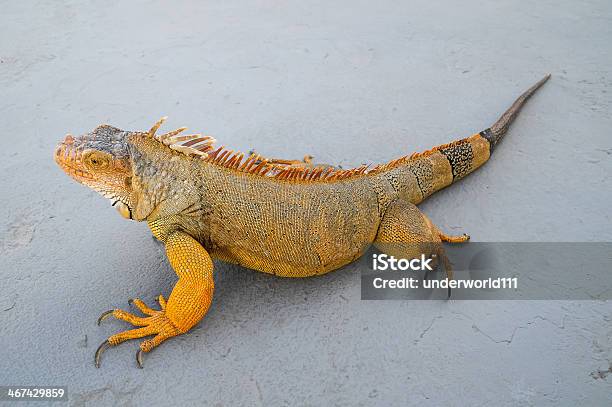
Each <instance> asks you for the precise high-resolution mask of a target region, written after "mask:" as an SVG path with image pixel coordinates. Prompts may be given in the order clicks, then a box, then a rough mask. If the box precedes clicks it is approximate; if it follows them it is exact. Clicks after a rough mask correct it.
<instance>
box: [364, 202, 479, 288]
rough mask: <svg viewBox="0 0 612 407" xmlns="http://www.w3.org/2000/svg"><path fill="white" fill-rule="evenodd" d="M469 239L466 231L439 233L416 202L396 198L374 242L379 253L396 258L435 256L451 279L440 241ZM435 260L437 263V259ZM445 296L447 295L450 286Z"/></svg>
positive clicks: (451, 274)
mask: <svg viewBox="0 0 612 407" xmlns="http://www.w3.org/2000/svg"><path fill="white" fill-rule="evenodd" d="M469 238H470V237H469V236H468V235H466V234H464V235H462V236H449V235H446V234H444V233H442V232H441V231H440V229H438V228H437V227H436V226H435V225H434V224H433V223H432V222H431V221H430V220H429V218H428V217H427V216H425V215H424V214H423V213H422V212H421V211H420V210H419V209H418V208H417V207H416V205H414V204H412V203H410V202H407V201H404V200H397V201H394V202H392V203H391V204H390V205H389V207H388V208H387V210H386V211H385V214H384V216H383V219H382V221H381V223H380V226H379V228H378V233H377V235H376V239H375V241H374V245H375V246H376V247H377V248H378V249H379V250H381V251H382V252H384V253H386V254H388V255H391V256H394V257H396V258H398V259H399V258H403V259H414V258H419V257H420V256H421V254H424V255H425V256H426V257H432V255H436V256H437V258H438V259H439V261H441V263H442V266H444V268H445V270H446V275H447V278H448V279H449V280H450V279H452V278H453V272H452V269H451V265H450V262H449V261H448V258H447V257H446V254H445V253H444V247H443V246H442V242H450V243H462V242H465V241H467V240H468V239H469ZM434 260H435V259H434ZM434 263H436V264H437V263H438V261H434ZM448 296H449V297H450V288H449V290H448Z"/></svg>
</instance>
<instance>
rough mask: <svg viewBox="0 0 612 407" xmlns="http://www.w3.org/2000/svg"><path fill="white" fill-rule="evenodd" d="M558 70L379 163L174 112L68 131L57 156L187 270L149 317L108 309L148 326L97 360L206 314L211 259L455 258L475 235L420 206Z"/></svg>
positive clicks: (179, 329) (282, 264) (482, 154)
mask: <svg viewBox="0 0 612 407" xmlns="http://www.w3.org/2000/svg"><path fill="white" fill-rule="evenodd" d="M549 76H550V75H547V76H545V77H544V78H543V79H542V80H540V81H539V82H538V83H536V84H535V85H533V86H532V87H531V88H529V89H528V90H527V91H526V92H525V93H523V94H522V95H521V96H520V97H519V98H518V99H517V100H516V101H515V102H514V104H513V105H512V106H511V107H510V108H509V109H508V110H507V111H506V112H505V113H504V114H503V115H502V116H501V117H500V119H499V120H498V121H497V122H496V123H495V124H494V125H493V126H491V127H490V128H488V129H486V130H484V131H482V132H480V133H477V134H474V135H472V136H470V137H468V138H465V139H461V140H458V141H454V142H452V143H450V144H445V145H441V146H438V147H434V148H433V149H431V150H429V151H426V152H423V153H414V154H412V155H407V156H403V157H400V158H398V159H396V160H393V161H391V162H388V163H386V164H382V165H377V166H374V167H369V166H361V167H358V168H353V169H348V170H343V169H336V168H334V167H331V166H328V165H321V166H317V165H316V164H310V163H308V162H305V163H299V162H296V161H291V160H280V159H275V160H270V159H266V158H264V157H261V156H259V155H257V154H251V155H250V156H248V157H246V156H245V155H244V154H242V153H240V152H234V151H232V150H228V149H226V148H224V147H218V148H217V147H216V146H215V145H214V143H215V140H214V139H213V138H212V137H210V136H202V135H199V134H193V135H183V131H184V130H185V128H180V129H177V130H174V131H171V132H169V133H165V134H157V131H158V129H159V127H160V125H161V124H162V122H163V120H164V119H162V120H160V121H158V122H157V123H156V124H155V125H154V126H153V128H151V130H149V131H146V132H141V131H125V130H120V129H118V128H116V127H112V126H109V125H106V124H104V125H101V126H98V127H96V128H95V129H94V130H93V131H92V132H91V133H87V134H85V135H83V136H80V137H73V136H71V135H67V136H66V138H65V139H64V141H63V142H61V143H60V144H59V145H58V146H57V148H56V150H55V161H56V162H57V164H58V165H59V166H60V167H61V168H62V169H63V170H64V171H65V172H66V173H67V174H68V175H70V176H71V177H72V178H74V179H75V180H77V181H78V182H80V183H82V184H85V185H87V186H88V187H90V188H92V189H94V190H96V191H98V192H99V193H100V194H102V195H103V196H105V197H106V198H109V199H110V200H111V202H112V205H113V206H115V207H117V209H118V210H119V212H120V213H121V215H123V216H124V217H126V218H128V219H134V220H138V221H146V222H147V223H148V225H149V227H150V228H151V230H152V232H153V235H154V236H155V237H156V238H158V239H159V240H161V241H162V242H163V243H164V244H165V247H166V254H167V256H168V259H169V261H170V264H171V266H172V268H173V269H174V271H175V272H176V274H177V275H178V282H177V283H176V285H175V287H174V289H173V290H172V293H171V294H170V297H169V298H168V300H167V301H166V300H165V299H164V298H163V297H162V296H159V303H160V306H161V309H160V310H154V309H151V308H149V307H147V306H146V305H145V304H144V303H143V302H142V301H140V300H139V299H134V300H132V302H133V304H134V305H135V306H136V307H137V308H138V309H139V310H140V311H142V313H143V314H145V315H146V316H145V317H139V316H136V315H133V314H131V313H128V312H125V311H122V310H119V309H116V310H112V311H108V312H106V313H104V314H103V315H102V316H101V317H100V320H102V319H104V318H105V317H107V316H110V315H112V316H114V317H115V318H118V319H121V320H124V321H127V322H129V323H131V324H132V325H134V326H137V327H139V328H137V329H133V330H129V331H125V332H121V333H119V334H116V335H112V336H111V337H109V338H108V340H107V341H105V342H104V343H103V344H102V345H101V346H100V348H98V351H97V352H96V358H95V359H96V366H99V361H100V360H99V358H100V355H101V353H102V351H104V349H106V348H107V347H109V346H114V345H117V344H119V343H121V342H123V341H126V340H128V339H134V338H142V337H145V336H153V337H152V339H148V340H145V341H143V342H142V343H141V344H140V350H139V351H138V354H137V360H138V364H139V366H141V367H142V359H141V358H142V352H148V351H150V350H151V349H153V348H154V347H155V346H157V345H159V344H160V343H161V342H163V341H164V340H166V339H168V338H170V337H173V336H176V335H179V334H182V333H185V332H187V331H188V330H189V329H191V328H192V327H193V326H194V325H195V324H197V323H198V322H199V321H200V320H201V319H202V317H204V315H205V314H206V312H207V310H208V308H209V306H210V303H211V301H212V296H213V290H214V282H213V262H212V260H211V257H214V258H218V259H221V260H224V261H227V262H231V263H234V264H239V265H241V266H244V267H248V268H252V269H255V270H258V271H263V272H265V273H270V274H275V275H278V276H283V277H307V276H313V275H318V274H324V273H327V272H329V271H332V270H335V269H337V268H339V267H342V266H344V265H346V264H348V263H350V262H352V261H354V260H356V259H357V258H359V257H360V256H361V255H362V254H363V253H364V252H365V251H366V250H367V248H368V247H369V246H370V245H371V244H374V245H375V246H376V247H377V248H379V249H380V250H382V251H383V252H386V253H387V254H390V255H393V256H395V257H398V258H408V259H410V258H413V257H418V256H420V254H421V253H425V254H426V255H430V254H434V253H435V254H438V255H439V257H440V258H441V259H443V260H444V259H445V256H444V253H443V251H442V246H441V244H440V243H441V242H463V241H465V240H467V239H468V236H467V235H463V236H458V237H453V236H447V235H445V234H444V233H442V232H441V231H440V230H439V229H438V228H437V227H436V226H435V225H434V224H433V223H432V222H431V221H430V220H429V219H428V218H427V217H426V216H425V215H424V214H422V213H421V212H420V211H419V210H418V209H417V207H416V204H418V203H419V202H421V201H423V200H424V199H425V198H427V197H428V196H430V195H431V194H433V193H434V192H436V191H439V190H440V189H442V188H444V187H446V186H448V185H450V184H452V183H453V182H455V181H457V180H459V179H461V178H463V177H465V176H466V175H467V174H469V173H470V172H472V171H474V170H475V169H476V168H478V167H480V166H481V165H482V164H484V163H485V162H486V161H487V160H488V159H489V156H490V154H491V152H492V151H493V149H494V147H495V146H496V144H497V143H498V142H499V141H500V140H501V138H502V137H503V136H504V134H505V133H506V131H507V129H508V126H509V125H510V123H511V122H512V121H513V119H514V118H515V116H516V115H517V113H518V112H519V110H520V109H521V107H522V106H523V105H524V103H525V102H526V100H527V99H528V98H529V97H530V96H531V95H532V94H533V93H534V92H535V91H536V90H537V89H538V88H539V87H540V86H541V85H542V84H543V83H544V82H545V81H546V80H547V79H548V78H549ZM305 161H308V160H307V159H306V160H305ZM447 270H448V271H449V276H448V277H449V278H451V274H450V270H449V269H447Z"/></svg>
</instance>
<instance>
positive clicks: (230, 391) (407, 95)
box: [0, 0, 612, 406]
mask: <svg viewBox="0 0 612 407" xmlns="http://www.w3.org/2000/svg"><path fill="white" fill-rule="evenodd" d="M56 3H57V2H51V1H38V2H33V1H23V2H3V4H2V14H1V16H0V89H1V98H0V124H1V128H2V138H1V140H2V141H1V142H2V145H3V148H2V149H1V151H0V168H1V171H2V174H3V176H2V178H1V179H0V191H1V194H2V208H3V210H2V212H1V213H0V231H1V233H2V234H1V237H0V250H1V256H2V262H1V265H0V267H1V270H0V279H1V284H0V338H1V346H0V364H1V370H0V384H5V385H9V384H12V385H20V384H21V385H25V384H32V385H67V386H69V391H70V405H74V406H81V405H155V404H160V405H168V404H170V403H176V402H182V403H183V404H184V405H200V404H206V405H219V406H220V405H266V406H268V405H331V404H333V405H356V404H358V405H381V406H386V405H394V404H395V405H408V404H418V405H431V406H434V405H451V406H452V405H490V404H495V405H577V404H581V405H609V404H610V403H612V398H611V397H612V396H611V395H612V374H611V373H610V371H611V370H612V369H611V368H610V364H611V363H612V324H611V322H612V304H611V303H610V302H596V301H584V302H569V301H557V302H554V301H551V302H544V301H525V302H518V301H517V302H513V301H497V302H496V301H472V302H470V301H464V302H462V301H451V302H438V301H410V302H408V301H405V302H403V301H384V302H375V301H371V302H367V301H361V300H360V297H359V275H358V274H357V273H355V270H354V269H353V268H351V267H348V268H346V269H344V270H341V271H339V272H336V273H332V274H329V275H327V276H324V277H321V278H314V279H309V280H282V279H277V278H273V277H270V276H267V275H262V274H259V273H254V272H252V271H249V270H245V269H241V268H237V267H230V266H228V265H225V264H218V267H217V276H216V278H217V287H218V289H217V291H216V295H215V301H214V304H213V306H212V308H211V311H210V313H209V314H208V316H207V317H206V318H205V320H204V321H203V322H202V323H200V324H199V325H198V326H197V328H196V329H194V330H193V331H192V332H191V333H189V334H188V335H184V336H182V337H179V338H176V339H173V340H171V341H168V342H167V343H166V344H164V345H163V346H161V347H160V348H159V349H156V350H155V352H153V353H152V354H150V355H147V357H146V360H145V369H144V370H139V369H137V368H136V366H135V360H134V354H135V351H136V349H137V343H136V342H131V343H127V344H124V345H122V346H120V347H119V348H117V349H112V350H110V351H108V352H107V354H106V355H105V358H104V360H103V365H102V368H101V369H95V368H94V366H93V353H94V351H95V349H96V347H97V345H98V344H99V343H100V342H102V341H103V340H104V339H105V338H106V337H107V336H108V335H110V334H112V333H114V332H117V331H119V330H121V329H124V328H126V325H125V324H123V323H121V322H116V321H113V322H111V321H109V322H107V323H105V324H104V325H103V326H102V327H97V326H96V325H95V320H96V318H97V316H98V315H99V314H100V312H102V311H104V310H106V309H109V308H112V307H127V300H128V298H130V297H133V296H140V297H141V298H143V299H145V300H147V301H149V302H151V301H152V300H153V298H154V297H155V296H156V295H157V294H159V293H160V292H161V293H163V294H166V295H167V294H168V293H169V292H170V290H171V287H172V285H173V283H174V281H175V277H174V274H173V273H172V272H171V271H170V270H169V268H168V264H167V262H166V260H165V258H164V254H163V248H162V247H161V246H160V245H158V244H156V243H155V242H154V241H153V239H152V238H151V237H150V233H149V232H148V231H147V229H146V226H145V225H144V224H137V223H131V222H127V221H125V220H124V219H122V218H120V217H119V216H118V215H117V213H116V212H115V211H114V210H113V209H112V208H111V207H110V205H109V203H108V202H107V201H106V200H105V199H103V198H101V197H99V196H98V195H97V194H95V193H94V192H91V191H89V190H87V189H86V188H84V187H82V186H79V185H77V184H75V183H74V182H72V181H71V180H70V179H68V178H67V177H66V176H65V175H64V174H63V173H61V171H60V170H59V169H58V168H56V166H55V164H54V163H53V161H52V157H51V153H52V150H53V146H54V145H55V143H56V142H57V141H58V140H59V139H60V138H61V137H62V136H63V135H64V134H65V133H66V132H68V131H70V132H73V133H82V132H85V131H88V130H91V129H92V128H93V127H95V126H96V125H97V124H100V123H102V122H109V123H111V124H114V125H117V126H119V127H123V128H131V129H146V128H148V127H149V126H150V125H151V124H152V123H153V122H154V121H155V120H157V119H158V118H159V117H160V116H162V115H169V116H170V120H169V123H168V128H169V127H178V126H179V125H187V126H190V127H191V128H192V129H194V130H203V131H205V132H208V133H210V134H213V135H215V136H216V137H217V138H218V139H220V140H221V141H223V142H224V143H226V144H229V145H231V146H232V147H233V148H239V149H242V150H248V149H250V148H252V147H256V148H257V149H258V151H260V152H261V153H263V154H266V155H270V156H284V157H297V158H300V157H302V156H303V155H304V154H306V153H309V154H312V155H313V156H315V157H316V158H317V159H318V160H319V161H322V162H327V163H339V164H342V165H344V166H349V165H356V164H360V163H361V162H363V161H368V162H380V161H385V160H388V159H391V158H394V157H397V156H398V154H400V153H407V152H411V151H415V150H423V149H425V148H428V147H431V146H433V145H436V144H440V143H444V142H447V141H449V140H451V139H453V138H457V137H460V136H466V135H469V134H471V133H472V132H474V131H479V130H481V129H483V128H484V127H486V126H487V125H489V124H491V123H492V122H493V121H494V120H495V119H496V118H497V116H498V115H499V114H500V113H501V112H502V111H503V110H504V109H505V108H506V107H507V106H508V105H509V103H510V102H511V101H512V100H513V99H514V98H515V97H516V96H517V95H518V94H519V93H520V92H521V91H522V90H524V89H525V88H526V87H528V86H529V85H531V84H532V83H533V82H534V81H535V80H537V79H539V78H540V77H541V76H542V75H543V74H544V73H546V72H552V73H553V78H552V80H551V81H550V82H549V83H548V84H547V85H546V87H545V88H544V89H543V90H542V91H541V92H540V93H539V94H538V95H537V96H536V97H535V98H534V99H533V100H532V101H531V103H530V104H529V106H528V107H527V109H526V110H525V111H524V112H523V114H522V115H521V117H520V118H519V120H518V121H517V123H516V125H515V126H514V127H513V128H512V130H511V132H510V134H509V136H508V138H507V139H505V140H504V142H503V143H502V144H501V145H500V146H499V148H498V149H497V151H496V155H495V157H494V160H492V161H491V162H490V163H489V164H487V165H486V166H485V167H484V168H483V169H482V170H481V171H479V172H478V173H476V174H474V175H472V176H471V177H470V178H468V179H466V180H464V181H463V182H461V183H460V184H458V185H456V186H454V187H452V188H450V189H447V190H445V191H443V192H441V193H439V194H438V195H436V196H434V197H433V198H432V199H430V200H429V201H427V202H426V203H425V204H424V205H422V209H423V210H424V211H425V212H426V213H427V214H429V215H430V217H431V218H432V219H433V221H434V222H435V223H437V224H439V225H440V226H441V227H443V228H444V229H445V230H446V231H449V232H463V231H466V232H469V233H470V234H471V235H472V237H473V239H474V240H477V241H610V239H612V227H611V226H612V221H611V218H610V201H611V198H612V192H611V191H612V178H611V177H610V174H611V173H612V163H611V158H612V136H611V134H610V129H611V128H612V119H611V117H610V109H611V107H612V75H611V71H612V53H611V52H610V43H611V42H612V6H611V5H610V3H609V2H607V1H603V0H602V1H588V2H574V1H561V2H559V1H542V2H527V1H523V2H516V1H497V2H490V3H486V2H485V3H483V2H479V1H471V0H468V1H463V2H454V1H442V2H429V1H412V2H396V3H401V4H394V2H388V1H377V2H375V3H371V2H354V1H346V2H332V3H333V5H330V4H329V2H306V3H304V2H290V3H289V2H277V1H259V2H252V3H248V4H245V3H244V2H173V5H172V6H170V3H165V4H162V2H156V1H146V2H119V1H111V2H104V3H86V4H79V3H78V2H64V3H63V4H56ZM534 272H537V270H534Z"/></svg>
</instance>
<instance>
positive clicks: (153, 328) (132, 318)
mask: <svg viewBox="0 0 612 407" xmlns="http://www.w3.org/2000/svg"><path fill="white" fill-rule="evenodd" d="M158 301H159V305H160V307H161V310H154V309H152V308H149V307H148V306H147V305H146V304H145V303H144V302H142V301H141V300H140V299H138V298H135V299H133V300H129V303H130V304H131V305H134V306H136V308H138V309H139V310H140V311H141V312H142V313H143V314H145V315H147V317H139V316H136V315H134V314H131V313H129V312H126V311H123V310H121V309H114V310H110V311H106V312H104V313H102V315H100V318H98V325H100V323H101V322H102V321H104V320H105V319H107V318H109V317H111V316H113V317H115V318H117V319H120V320H122V321H126V322H128V323H130V324H132V325H134V326H138V327H141V328H137V329H131V330H129V331H123V332H120V333H118V334H115V335H112V336H110V337H109V338H108V339H107V340H106V341H104V342H102V344H101V345H100V347H99V348H98V350H97V351H96V355H95V364H96V367H100V358H101V356H102V353H103V352H104V351H105V350H106V349H108V348H109V347H111V346H116V345H119V344H120V343H122V342H125V341H127V340H129V339H136V338H142V337H144V336H150V335H155V336H154V337H153V338H152V339H147V340H145V341H142V342H141V343H140V349H139V350H138V352H137V353H136V362H137V363H138V367H139V368H141V369H142V367H143V366H142V354H143V352H149V351H151V349H153V348H154V347H156V346H157V345H159V344H160V343H162V342H163V341H165V340H166V339H168V338H171V337H173V336H176V335H180V334H181V333H183V332H181V330H180V329H179V328H177V327H176V326H175V325H174V324H173V323H172V321H170V319H169V318H168V317H167V316H166V300H165V299H164V297H163V296H161V295H160V296H159V299H158Z"/></svg>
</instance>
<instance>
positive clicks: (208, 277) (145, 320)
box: [95, 232, 214, 368]
mask: <svg viewBox="0 0 612 407" xmlns="http://www.w3.org/2000/svg"><path fill="white" fill-rule="evenodd" d="M165 245H166V255H167V256H168V260H169V261H170V264H171V266H172V268H173V269H174V271H175V272H176V274H177V275H178V277H179V280H178V282H177V283H176V285H175V286H174V289H173V290H172V293H171V294H170V297H169V298H168V301H167V302H166V300H165V299H164V297H163V296H161V295H160V296H159V304H160V307H161V310H154V309H152V308H149V307H148V306H147V305H146V304H145V303H144V302H142V301H141V300H139V299H134V300H131V302H132V303H133V304H134V305H135V306H136V307H137V308H138V309H139V310H140V311H141V312H142V313H143V314H145V315H147V317H139V316H136V315H134V314H131V313H129V312H126V311H123V310H120V309H115V310H111V311H107V312H105V313H103V314H102V315H101V316H100V318H99V319H98V323H100V322H101V321H102V320H104V319H106V318H107V317H110V316H113V317H115V318H117V319H120V320H122V321H126V322H128V323H130V324H132V325H134V326H139V327H141V328H137V329H132V330H129V331H124V332H121V333H118V334H116V335H112V336H110V337H109V338H108V339H107V340H106V341H104V342H103V343H102V345H100V347H99V348H98V350H97V351H96V356H95V363H96V367H100V357H101V355H102V352H104V350H106V349H107V348H109V347H111V346H116V345H118V344H120V343H122V342H125V341H127V340H129V339H136V338H142V337H145V336H151V335H155V336H154V337H153V338H152V339H147V340H145V341H143V342H141V344H140V349H139V350H138V353H137V354H136V360H137V362H138V366H139V367H141V368H142V354H143V352H149V351H150V350H151V349H153V348H154V347H156V346H157V345H159V344H160V343H162V342H163V341H165V340H166V339H168V338H171V337H173V336H176V335H180V334H183V333H185V332H187V331H189V330H190V329H191V328H192V327H193V326H194V325H195V324H197V323H198V322H199V321H200V320H201V319H202V318H203V317H204V315H205V314H206V312H207V311H208V308H209V306H210V303H211V302H212V296H213V290H214V280H213V263H212V260H211V258H210V256H209V255H208V252H206V250H205V249H204V248H203V247H202V246H201V245H200V244H199V243H198V242H197V241H196V240H195V239H193V238H192V237H191V236H189V235H188V234H186V233H183V232H174V233H172V234H170V235H169V236H168V237H167V239H166V240H165Z"/></svg>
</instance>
